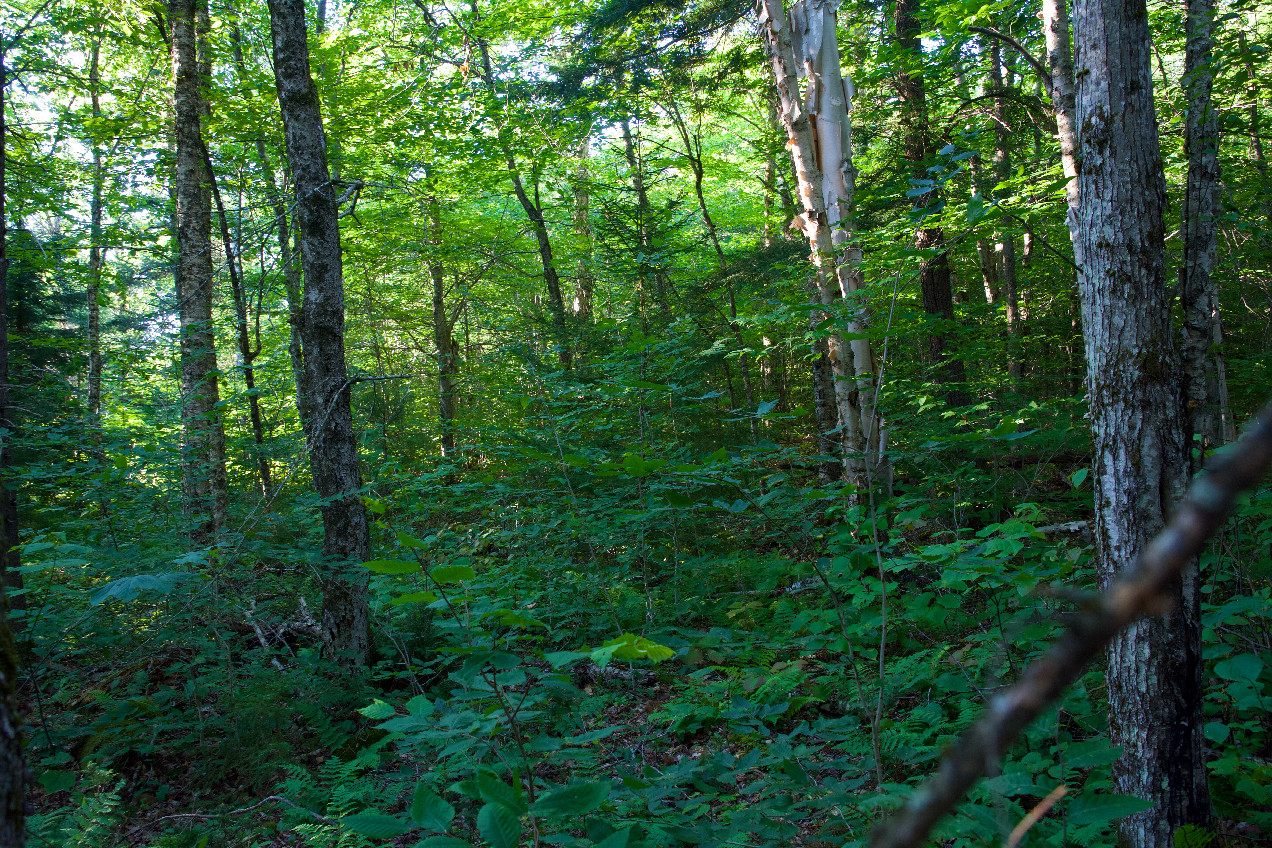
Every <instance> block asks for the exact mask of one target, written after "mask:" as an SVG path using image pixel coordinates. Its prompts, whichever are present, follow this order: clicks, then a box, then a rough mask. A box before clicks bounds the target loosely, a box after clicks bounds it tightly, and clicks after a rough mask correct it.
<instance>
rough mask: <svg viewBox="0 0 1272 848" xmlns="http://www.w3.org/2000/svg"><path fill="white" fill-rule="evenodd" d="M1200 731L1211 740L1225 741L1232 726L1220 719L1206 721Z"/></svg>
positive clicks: (1230, 733)
mask: <svg viewBox="0 0 1272 848" xmlns="http://www.w3.org/2000/svg"><path fill="white" fill-rule="evenodd" d="M1201 732H1202V734H1203V735H1204V736H1205V737H1206V738H1207V739H1209V740H1210V741H1211V742H1226V741H1227V740H1228V737H1229V736H1231V735H1232V728H1230V727H1228V725H1226V724H1224V723H1223V722H1221V721H1208V722H1206V726H1205V727H1203V728H1202V729H1201Z"/></svg>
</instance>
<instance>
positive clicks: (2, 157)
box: [0, 43, 27, 848]
mask: <svg viewBox="0 0 1272 848" xmlns="http://www.w3.org/2000/svg"><path fill="white" fill-rule="evenodd" d="M5 58H6V57H5V45H4V44H3V43H0V425H3V427H4V429H5V430H6V431H7V432H5V433H0V576H3V589H4V591H5V593H6V607H5V609H6V618H7V610H8V609H19V610H25V609H26V607H27V603H26V595H24V594H21V592H22V589H23V585H22V572H21V571H19V570H18V569H19V568H21V567H22V551H21V548H19V547H18V545H19V544H21V539H20V538H19V537H18V490H17V487H16V486H15V485H14V484H13V482H12V479H11V471H10V469H11V468H12V467H13V444H12V434H13V433H14V432H16V430H17V428H16V427H14V426H13V419H12V418H10V411H9V286H8V279H9V229H8V223H7V219H6V218H5V201H6V199H7V195H6V194H5V192H6V190H7V189H6V187H5V176H6V165H7V162H8V147H7V146H6V145H7V143H8V138H7V135H6V133H7V125H6V124H5V114H4V110H5V90H6V86H8V84H9V75H8V74H9V69H8V67H7V66H6V65H5ZM9 592H17V593H19V594H15V595H12V597H8V593H9ZM21 627H22V624H21V622H19V623H18V624H17V625H16V628H15V629H21ZM9 685H10V686H12V685H13V683H12V682H10V683H9ZM0 694H2V693H0ZM14 715H15V716H16V713H14ZM14 721H15V722H16V718H15V719H14ZM0 729H2V728H0ZM13 744H16V743H15V742H13V741H11V740H10V739H9V737H7V736H5V737H3V738H0V758H3V757H6V756H9V755H10V752H9V751H8V747H9V746H11V745H13ZM17 756H18V757H19V758H20V757H21V750H20V749H19V750H18V752H17ZM16 780H17V792H18V796H17V797H18V799H19V800H21V790H22V783H21V779H20V778H17V779H16ZM3 788H4V787H0V790H2V789H3ZM10 788H12V787H10ZM12 801H13V798H12V797H11V796H10V795H9V794H6V793H4V792H3V791H0V805H4V809H6V810H10V812H12V810H11V808H10V806H9V805H10V804H11V803H12ZM16 821H17V824H18V831H17V832H18V836H19V842H15V843H12V844H19V843H20V839H21V833H22V830H21V824H22V816H21V814H19V815H18V817H17V819H16ZM3 834H4V828H3V824H2V823H0V837H2V836H3ZM3 845H4V843H3V842H2V841H0V848H3Z"/></svg>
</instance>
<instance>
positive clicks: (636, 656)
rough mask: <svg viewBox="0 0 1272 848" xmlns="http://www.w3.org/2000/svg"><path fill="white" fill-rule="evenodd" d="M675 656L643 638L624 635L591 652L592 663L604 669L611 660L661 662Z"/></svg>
mask: <svg viewBox="0 0 1272 848" xmlns="http://www.w3.org/2000/svg"><path fill="white" fill-rule="evenodd" d="M675 655H676V652H675V651H673V650H672V649H671V648H668V647H666V646H664V645H659V644H658V643H657V642H652V641H650V640H649V639H646V638H645V637H644V636H637V635H635V634H634V633H624V634H623V635H622V636H619V637H617V638H615V639H611V640H609V641H608V642H606V643H605V644H604V645H602V646H601V647H599V648H597V649H596V650H594V651H592V662H594V663H596V664H597V665H599V666H600V667H601V668H604V667H605V666H606V665H608V664H609V661H610V660H611V659H620V660H652V661H653V662H662V661H663V660H667V659H671V658H672V657H674V656H675Z"/></svg>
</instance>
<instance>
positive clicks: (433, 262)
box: [428, 196, 459, 457]
mask: <svg viewBox="0 0 1272 848" xmlns="http://www.w3.org/2000/svg"><path fill="white" fill-rule="evenodd" d="M428 220H429V226H430V228H431V230H432V232H431V234H430V238H429V243H430V245H431V246H432V248H433V251H434V253H433V257H432V259H430V261H429V263H428V272H429V277H430V278H431V279H432V283H433V343H434V345H435V346H436V347H437V420H438V423H439V424H440V425H441V431H442V435H441V442H442V456H445V457H449V456H453V455H454V453H455V382H456V378H457V377H458V376H459V345H457V344H456V343H455V339H454V329H455V321H454V319H453V318H451V315H450V313H449V312H448V311H447V309H446V277H445V269H444V268H443V266H442V257H441V249H442V210H441V204H439V203H438V202H437V197H436V196H433V197H430V198H429V199H428Z"/></svg>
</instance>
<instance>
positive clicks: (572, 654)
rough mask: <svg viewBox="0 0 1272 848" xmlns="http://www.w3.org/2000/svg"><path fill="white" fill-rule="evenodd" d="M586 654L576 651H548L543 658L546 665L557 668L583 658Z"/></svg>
mask: <svg viewBox="0 0 1272 848" xmlns="http://www.w3.org/2000/svg"><path fill="white" fill-rule="evenodd" d="M587 656H588V655H587V654H580V653H579V652H577V651H549V652H548V653H546V654H544V655H543V658H544V659H545V660H547V661H548V665H550V666H552V668H554V669H557V668H561V667H562V666H566V665H569V664H570V663H574V662H578V661H579V660H585V659H587Z"/></svg>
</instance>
